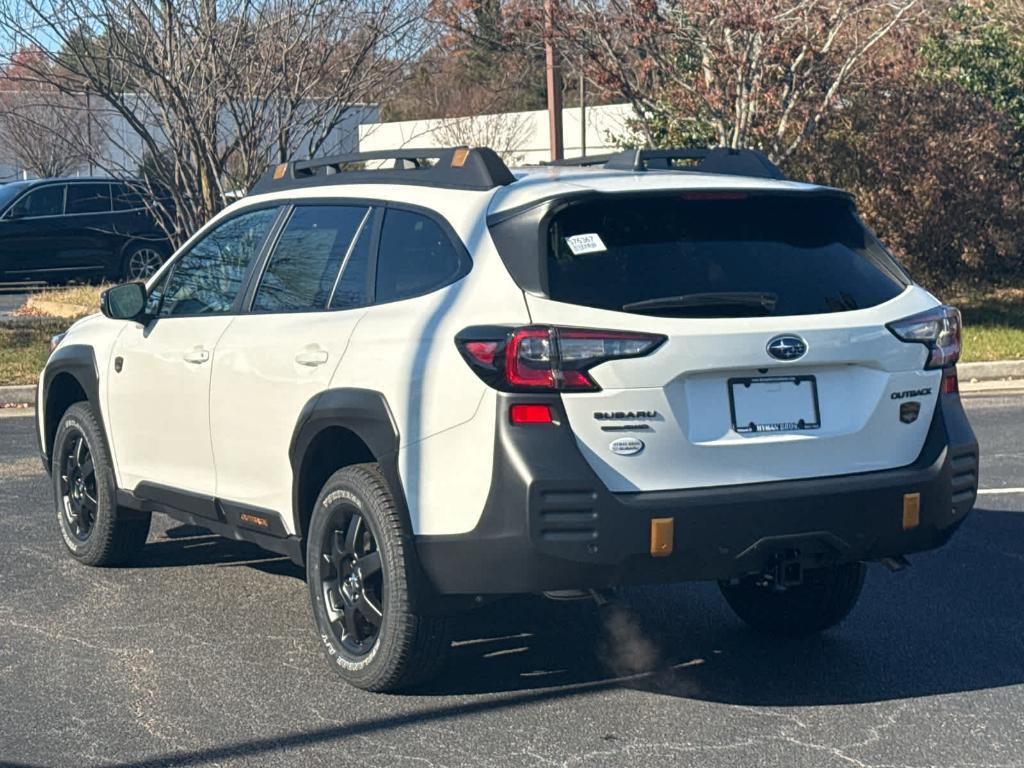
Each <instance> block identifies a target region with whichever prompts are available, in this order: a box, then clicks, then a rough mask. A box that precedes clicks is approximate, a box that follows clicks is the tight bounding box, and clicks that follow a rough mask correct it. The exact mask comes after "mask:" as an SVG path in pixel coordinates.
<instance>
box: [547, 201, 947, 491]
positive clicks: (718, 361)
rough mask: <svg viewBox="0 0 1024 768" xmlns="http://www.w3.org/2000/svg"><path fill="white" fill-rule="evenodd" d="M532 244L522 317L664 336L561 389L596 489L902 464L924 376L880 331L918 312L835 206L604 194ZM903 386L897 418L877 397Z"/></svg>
mask: <svg viewBox="0 0 1024 768" xmlns="http://www.w3.org/2000/svg"><path fill="white" fill-rule="evenodd" d="M547 235H548V237H547V248H548V251H547V253H545V254H544V257H543V258H544V259H545V261H546V263H545V282H546V286H545V287H546V290H545V291H544V293H546V295H545V296H539V295H534V294H528V295H527V303H528V306H529V309H530V313H531V317H532V319H533V321H534V322H535V323H541V324H546V325H559V326H582V327H587V328H601V329H609V330H627V331H643V332H648V333H656V334H662V335H664V336H665V337H667V339H666V341H665V342H664V343H663V344H662V345H661V346H660V347H659V348H658V349H657V350H656V351H655V352H653V353H652V354H650V355H647V356H645V357H641V358H635V359H624V360H615V361H610V362H606V363H604V364H602V365H599V366H597V367H596V368H594V369H592V370H591V372H590V373H591V376H592V377H593V379H594V381H596V382H597V384H598V385H599V386H600V391H597V392H586V393H571V394H570V393H566V394H564V395H563V402H564V404H565V408H566V412H567V415H568V418H569V421H570V425H571V427H572V429H573V431H574V432H575V434H576V437H577V440H578V443H579V445H580V448H581V449H582V451H583V453H584V455H585V456H586V457H587V459H588V461H590V463H591V465H592V466H593V467H594V469H595V471H597V473H598V474H599V476H601V477H602V479H603V480H604V481H605V483H606V484H607V485H608V487H609V488H610V489H611V490H613V491H621V492H630V491H648V490H663V489H674V488H700V487H709V486H722V485H734V484H742V483H754V482H765V481H773V480H783V479H794V478H803V477H818V476H827V475H841V474H848V473H854V472H863V471H869V470H877V469H884V468H890V467H898V466H904V465H906V464H909V463H911V462H912V461H913V460H914V459H915V458H916V457H917V455H918V454H919V452H920V450H921V447H922V445H923V442H924V438H925V434H926V432H927V430H928V425H929V423H930V421H931V416H932V411H933V408H934V405H935V402H936V398H937V393H938V388H939V379H940V373H939V372H938V371H925V370H923V368H924V358H925V348H924V347H923V346H922V345H918V344H905V343H903V342H900V341H899V340H897V339H896V338H895V336H893V334H892V333H890V332H889V330H888V329H887V328H886V323H887V322H890V321H893V320H896V319H899V318H901V317H905V316H907V315H910V314H913V313H915V312H918V311H921V310H923V309H926V308H928V307H930V306H934V305H935V303H936V302H935V300H934V298H932V297H931V296H930V295H929V294H927V293H926V292H924V291H922V290H921V289H919V288H916V287H911V286H910V285H909V281H908V280H907V279H906V277H905V275H904V274H903V272H902V270H900V269H899V267H898V266H897V265H896V264H895V262H893V261H892V259H891V258H890V257H889V256H888V255H887V254H886V253H885V252H884V250H883V249H882V248H881V246H880V245H879V244H878V243H877V241H875V240H874V238H873V236H872V235H871V234H870V233H869V232H868V231H867V230H866V229H865V228H864V227H863V225H861V224H860V222H859V220H858V219H857V218H856V216H855V214H854V213H853V210H852V207H851V205H850V203H849V201H848V200H846V199H844V198H841V197H838V196H820V195H809V194H805V195H802V196H801V195H796V196H794V195H788V196H782V195H766V194H753V193H750V194H748V193H745V192H729V193H724V194H722V193H681V192H680V193H672V194H667V195H666V194H661V195H654V196H650V195H648V196H632V197H622V196H616V197H612V196H609V195H605V196H601V197H599V198H596V199H591V200H588V201H584V202H580V203H577V204H574V205H570V206H569V207H567V208H566V209H565V210H563V211H562V212H561V213H558V214H556V215H555V216H554V218H553V219H552V220H551V222H550V225H549V229H548V232H547ZM908 391H909V392H917V393H920V394H919V395H916V396H915V399H916V400H918V401H919V402H920V412H919V414H918V418H916V419H915V420H914V421H913V422H911V423H905V422H904V421H901V419H900V404H901V403H900V401H899V400H897V399H894V398H893V393H901V392H908ZM623 437H630V438H635V440H638V441H640V442H639V443H637V442H633V441H628V442H626V443H622V442H617V441H618V440H619V439H620V438H623ZM638 445H642V448H641V449H640V450H635V449H636V447H637V446H638ZM623 448H626V450H622V449H623Z"/></svg>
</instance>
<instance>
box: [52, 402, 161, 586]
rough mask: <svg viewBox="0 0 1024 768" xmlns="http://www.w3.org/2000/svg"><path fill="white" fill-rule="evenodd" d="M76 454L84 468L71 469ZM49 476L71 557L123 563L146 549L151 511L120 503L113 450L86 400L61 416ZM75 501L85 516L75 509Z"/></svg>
mask: <svg viewBox="0 0 1024 768" xmlns="http://www.w3.org/2000/svg"><path fill="white" fill-rule="evenodd" d="M74 452H77V454H78V455H79V457H84V458H83V460H82V461H80V462H79V463H80V465H81V464H85V466H84V467H83V466H79V467H78V468H77V469H76V470H74V471H73V472H71V471H70V469H71V462H70V459H71V456H70V454H71V453H74ZM68 478H71V482H70V484H69V482H68ZM79 478H80V479H81V484H79V483H78V482H77V481H78V479H79ZM51 479H52V482H53V490H54V503H55V508H56V513H57V524H58V525H59V526H60V533H61V538H62V539H63V540H64V545H65V547H66V548H67V550H68V552H69V553H70V554H71V556H72V557H74V558H75V559H76V560H78V561H79V562H81V563H84V564H86V565H95V566H108V565H121V564H123V563H125V562H127V561H128V560H130V559H131V558H132V557H133V556H134V555H136V554H137V553H138V551H139V550H140V549H142V547H143V545H144V544H145V543H146V537H147V536H148V535H149V523H150V514H149V513H148V512H136V511H134V510H128V509H122V508H120V507H118V505H117V486H116V484H115V482H114V470H113V466H112V464H111V461H110V451H109V450H108V449H107V443H106V440H105V439H104V437H103V430H102V429H100V425H99V420H98V418H97V417H96V414H95V412H94V411H93V408H92V406H91V405H90V404H89V403H87V402H79V403H74V404H73V405H72V406H71V407H70V408H68V409H67V411H65V412H64V415H63V416H61V418H60V422H59V424H58V426H57V434H56V436H55V437H54V441H53V459H52V466H51ZM76 489H77V490H76ZM76 505H77V506H78V507H79V509H80V510H84V513H83V514H76V513H75V512H74V511H73V508H74V507H75V506H76Z"/></svg>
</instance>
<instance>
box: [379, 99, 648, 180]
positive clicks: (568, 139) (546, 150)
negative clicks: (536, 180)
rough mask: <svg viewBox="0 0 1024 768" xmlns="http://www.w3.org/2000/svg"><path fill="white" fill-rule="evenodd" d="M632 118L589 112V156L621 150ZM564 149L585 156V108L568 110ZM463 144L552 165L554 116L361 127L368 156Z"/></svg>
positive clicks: (622, 107) (624, 108)
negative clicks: (375, 152)
mask: <svg viewBox="0 0 1024 768" xmlns="http://www.w3.org/2000/svg"><path fill="white" fill-rule="evenodd" d="M632 114H633V109H632V107H631V106H630V105H629V104H610V105H607V106H603V107H587V109H586V111H585V125H586V154H588V155H595V154H601V153H603V152H614V151H615V150H617V149H619V146H618V145H617V144H616V140H617V139H619V138H621V137H623V136H625V135H627V134H628V133H629V129H628V127H627V121H628V119H629V118H630V117H631V116H632ZM562 143H563V145H564V148H565V156H566V157H568V158H571V157H579V156H580V155H581V154H583V152H582V151H581V136H580V109H579V107H568V108H566V109H564V110H562ZM458 144H469V145H475V146H489V147H491V148H492V149H494V150H495V151H496V152H498V153H499V154H501V155H502V157H503V158H504V160H505V162H506V163H509V164H515V165H519V164H523V165H529V164H535V163H540V162H543V161H546V160H550V159H551V145H550V142H549V135H548V113H547V111H546V110H537V111H533V112H507V113H504V114H500V115H477V116H472V117H455V118H443V119H433V120H405V121H401V122H393V123H372V124H364V125H360V126H359V149H360V151H362V152H369V151H373V150H382V149H400V148H402V147H416V148H423V149H433V148H436V147H449V146H454V145H458Z"/></svg>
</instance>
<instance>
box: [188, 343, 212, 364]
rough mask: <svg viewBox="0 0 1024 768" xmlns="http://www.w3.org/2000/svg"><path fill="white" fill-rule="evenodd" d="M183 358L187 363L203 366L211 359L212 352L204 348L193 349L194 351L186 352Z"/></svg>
mask: <svg viewBox="0 0 1024 768" xmlns="http://www.w3.org/2000/svg"><path fill="white" fill-rule="evenodd" d="M182 357H183V358H184V359H185V362H186V363H193V364H194V365H202V364H203V363H205V362H206V361H207V360H209V359H210V350H208V349H203V348H202V347H192V349H188V350H185V354H184V355H182Z"/></svg>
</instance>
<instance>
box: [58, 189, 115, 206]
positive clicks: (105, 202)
mask: <svg viewBox="0 0 1024 768" xmlns="http://www.w3.org/2000/svg"><path fill="white" fill-rule="evenodd" d="M109 210H110V185H109V184H68V202H67V206H66V208H65V213H106V212H108V211H109Z"/></svg>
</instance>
